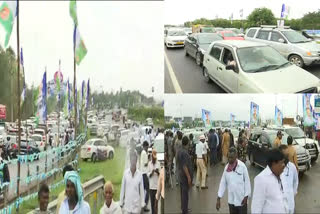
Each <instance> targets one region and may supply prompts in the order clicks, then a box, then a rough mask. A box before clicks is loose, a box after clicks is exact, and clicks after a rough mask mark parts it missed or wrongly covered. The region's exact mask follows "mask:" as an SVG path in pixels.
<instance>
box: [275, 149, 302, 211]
mask: <svg viewBox="0 0 320 214" xmlns="http://www.w3.org/2000/svg"><path fill="white" fill-rule="evenodd" d="M279 149H280V151H281V152H282V153H283V155H284V157H285V159H286V162H287V164H286V167H285V168H284V170H283V172H282V174H281V176H280V178H281V181H282V183H283V189H284V193H285V195H286V197H287V200H288V205H289V214H293V213H294V197H295V195H296V194H297V192H298V185H299V178H298V172H297V169H296V166H295V165H294V164H293V163H291V162H290V161H288V156H289V150H288V146H287V145H281V146H280V147H279Z"/></svg>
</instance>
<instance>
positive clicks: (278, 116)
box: [274, 106, 283, 126]
mask: <svg viewBox="0 0 320 214" xmlns="http://www.w3.org/2000/svg"><path fill="white" fill-rule="evenodd" d="M282 120H283V115H282V112H281V111H280V109H279V108H278V107H277V106H275V113H274V121H275V125H277V126H282Z"/></svg>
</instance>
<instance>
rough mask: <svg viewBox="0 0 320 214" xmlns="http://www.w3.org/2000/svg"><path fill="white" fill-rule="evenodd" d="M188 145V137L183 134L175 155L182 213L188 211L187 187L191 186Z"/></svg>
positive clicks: (184, 213) (191, 172)
mask: <svg viewBox="0 0 320 214" xmlns="http://www.w3.org/2000/svg"><path fill="white" fill-rule="evenodd" d="M188 145H189V139H188V137H187V136H184V137H183V138H182V148H181V149H180V150H179V152H178V155H177V162H178V172H179V181H180V196H181V211H182V214H187V213H188V202H189V189H190V188H191V187H192V174H193V171H192V167H191V159H190V156H189V154H188Z"/></svg>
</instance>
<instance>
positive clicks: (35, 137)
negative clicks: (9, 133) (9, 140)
mask: <svg viewBox="0 0 320 214" xmlns="http://www.w3.org/2000/svg"><path fill="white" fill-rule="evenodd" d="M31 138H32V139H33V140H34V141H41V140H42V138H41V136H32V137H31Z"/></svg>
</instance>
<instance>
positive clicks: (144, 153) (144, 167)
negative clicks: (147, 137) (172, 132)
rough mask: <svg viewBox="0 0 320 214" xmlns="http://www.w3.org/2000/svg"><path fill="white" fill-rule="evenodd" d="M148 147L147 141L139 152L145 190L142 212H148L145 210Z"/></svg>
mask: <svg viewBox="0 0 320 214" xmlns="http://www.w3.org/2000/svg"><path fill="white" fill-rule="evenodd" d="M148 147H149V143H148V142H147V141H144V142H143V150H142V152H141V157H140V169H141V173H142V177H143V187H144V190H145V200H144V202H145V205H146V206H145V208H144V211H146V212H148V211H149V209H148V208H147V206H148V202H149V179H148V175H147V173H148V162H149V159H148V153H147V152H148Z"/></svg>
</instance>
